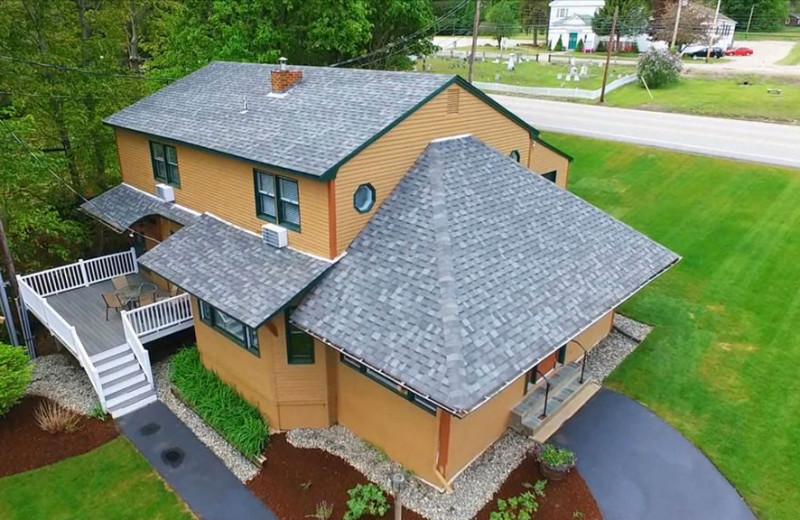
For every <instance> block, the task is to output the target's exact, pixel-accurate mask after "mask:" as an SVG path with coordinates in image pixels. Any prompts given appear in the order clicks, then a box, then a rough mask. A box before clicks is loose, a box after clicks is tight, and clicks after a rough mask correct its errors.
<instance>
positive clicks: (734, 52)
mask: <svg viewBox="0 0 800 520" xmlns="http://www.w3.org/2000/svg"><path fill="white" fill-rule="evenodd" d="M751 54H753V49H751V48H749V47H735V48H732V49H728V50H726V51H725V56H750V55H751Z"/></svg>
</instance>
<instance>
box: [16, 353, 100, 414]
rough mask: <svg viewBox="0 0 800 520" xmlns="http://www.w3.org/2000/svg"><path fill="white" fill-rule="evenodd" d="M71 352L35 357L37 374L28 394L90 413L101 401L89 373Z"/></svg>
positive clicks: (34, 372)
mask: <svg viewBox="0 0 800 520" xmlns="http://www.w3.org/2000/svg"><path fill="white" fill-rule="evenodd" d="M73 359H74V358H72V356H71V355H69V354H48V355H46V356H41V357H37V358H35V359H33V361H32V362H33V365H34V367H33V377H32V379H31V384H30V385H28V388H27V389H26V390H25V393H26V394H29V395H39V396H42V397H47V398H48V399H52V400H53V401H55V402H56V403H58V404H60V405H61V406H63V407H64V408H67V409H69V410H72V411H73V412H75V413H79V414H81V415H88V414H89V411H91V409H92V408H94V407H95V406H97V405H99V404H100V401H99V400H98V399H97V394H96V393H95V391H94V387H93V386H92V383H91V382H90V381H89V376H87V375H86V372H85V371H84V370H83V368H82V367H81V366H80V365H78V364H77V362H75V361H73Z"/></svg>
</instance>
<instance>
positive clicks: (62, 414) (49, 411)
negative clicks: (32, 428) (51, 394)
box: [33, 401, 81, 433]
mask: <svg viewBox="0 0 800 520" xmlns="http://www.w3.org/2000/svg"><path fill="white" fill-rule="evenodd" d="M33 417H34V418H35V419H36V423H37V424H38V425H39V428H41V429H42V430H44V431H46V432H48V433H61V432H66V433H69V432H74V431H75V430H77V429H78V428H79V427H80V422H81V418H80V416H78V414H76V413H75V412H73V411H72V410H67V409H66V408H64V407H63V406H61V405H59V404H58V403H54V402H53V401H42V402H41V403H39V404H38V405H36V409H35V410H34V411H33Z"/></svg>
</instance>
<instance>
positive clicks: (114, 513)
mask: <svg viewBox="0 0 800 520" xmlns="http://www.w3.org/2000/svg"><path fill="white" fill-rule="evenodd" d="M7 448H8V447H6V449H7ZM0 518H2V519H3V520H32V519H45V518H46V519H47V520H58V519H64V520H66V519H84V518H87V519H88V518H97V519H101V518H102V519H112V518H113V519H114V520H141V519H145V518H146V519H148V520H150V519H158V520H174V519H182V520H189V519H191V518H194V516H193V515H192V514H191V513H190V512H189V511H188V510H187V509H186V507H185V506H184V505H183V503H182V502H181V501H180V500H179V499H178V498H177V497H176V496H175V494H173V492H172V491H171V490H170V489H168V488H167V487H166V485H165V484H164V483H163V482H162V481H161V480H160V479H159V478H158V476H157V475H156V473H155V472H154V471H153V470H152V468H151V467H150V465H149V464H148V463H147V461H146V460H145V459H144V458H143V457H142V456H141V455H139V453H138V452H137V451H136V450H135V449H134V448H133V446H131V445H130V443H129V442H128V441H127V440H126V439H124V438H118V439H115V440H113V441H111V442H109V443H108V444H105V445H103V446H101V447H99V448H97V449H96V450H94V451H91V452H89V453H87V454H85V455H80V456H77V457H72V458H70V459H66V460H63V461H61V462H58V463H56V464H53V465H50V466H46V467H44V468H39V469H36V470H33V471H28V472H25V473H20V474H18V475H12V476H10V477H5V478H3V479H0Z"/></svg>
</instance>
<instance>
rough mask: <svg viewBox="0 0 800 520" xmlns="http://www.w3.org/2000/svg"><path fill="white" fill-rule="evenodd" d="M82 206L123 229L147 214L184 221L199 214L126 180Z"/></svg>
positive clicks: (187, 221) (83, 208)
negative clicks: (135, 186) (142, 189)
mask: <svg viewBox="0 0 800 520" xmlns="http://www.w3.org/2000/svg"><path fill="white" fill-rule="evenodd" d="M81 210H82V211H83V212H84V213H88V214H89V215H92V216H93V217H96V218H99V219H100V220H103V221H104V222H106V223H108V224H110V225H111V226H113V227H115V228H117V229H119V230H120V231H123V230H125V229H127V228H129V227H131V226H132V225H133V224H135V223H136V222H137V221H139V220H140V219H142V218H144V217H147V216H148V215H161V216H162V217H166V218H168V219H170V220H172V221H174V222H177V223H179V224H183V225H186V224H189V223H190V222H192V221H193V220H194V219H195V218H197V214H196V213H193V212H191V211H189V210H187V209H185V208H182V207H181V206H178V205H176V204H173V203H171V202H164V201H163V200H161V199H159V198H158V197H156V196H154V195H150V194H149V193H145V192H143V191H140V190H137V189H136V188H134V187H132V186H129V185H128V184H124V183H123V184H119V185H118V186H115V187H113V188H111V189H110V190H108V191H106V192H104V193H102V194H100V195H98V196H97V197H95V198H93V199H92V200H90V201H89V202H84V203H83V204H81Z"/></svg>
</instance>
